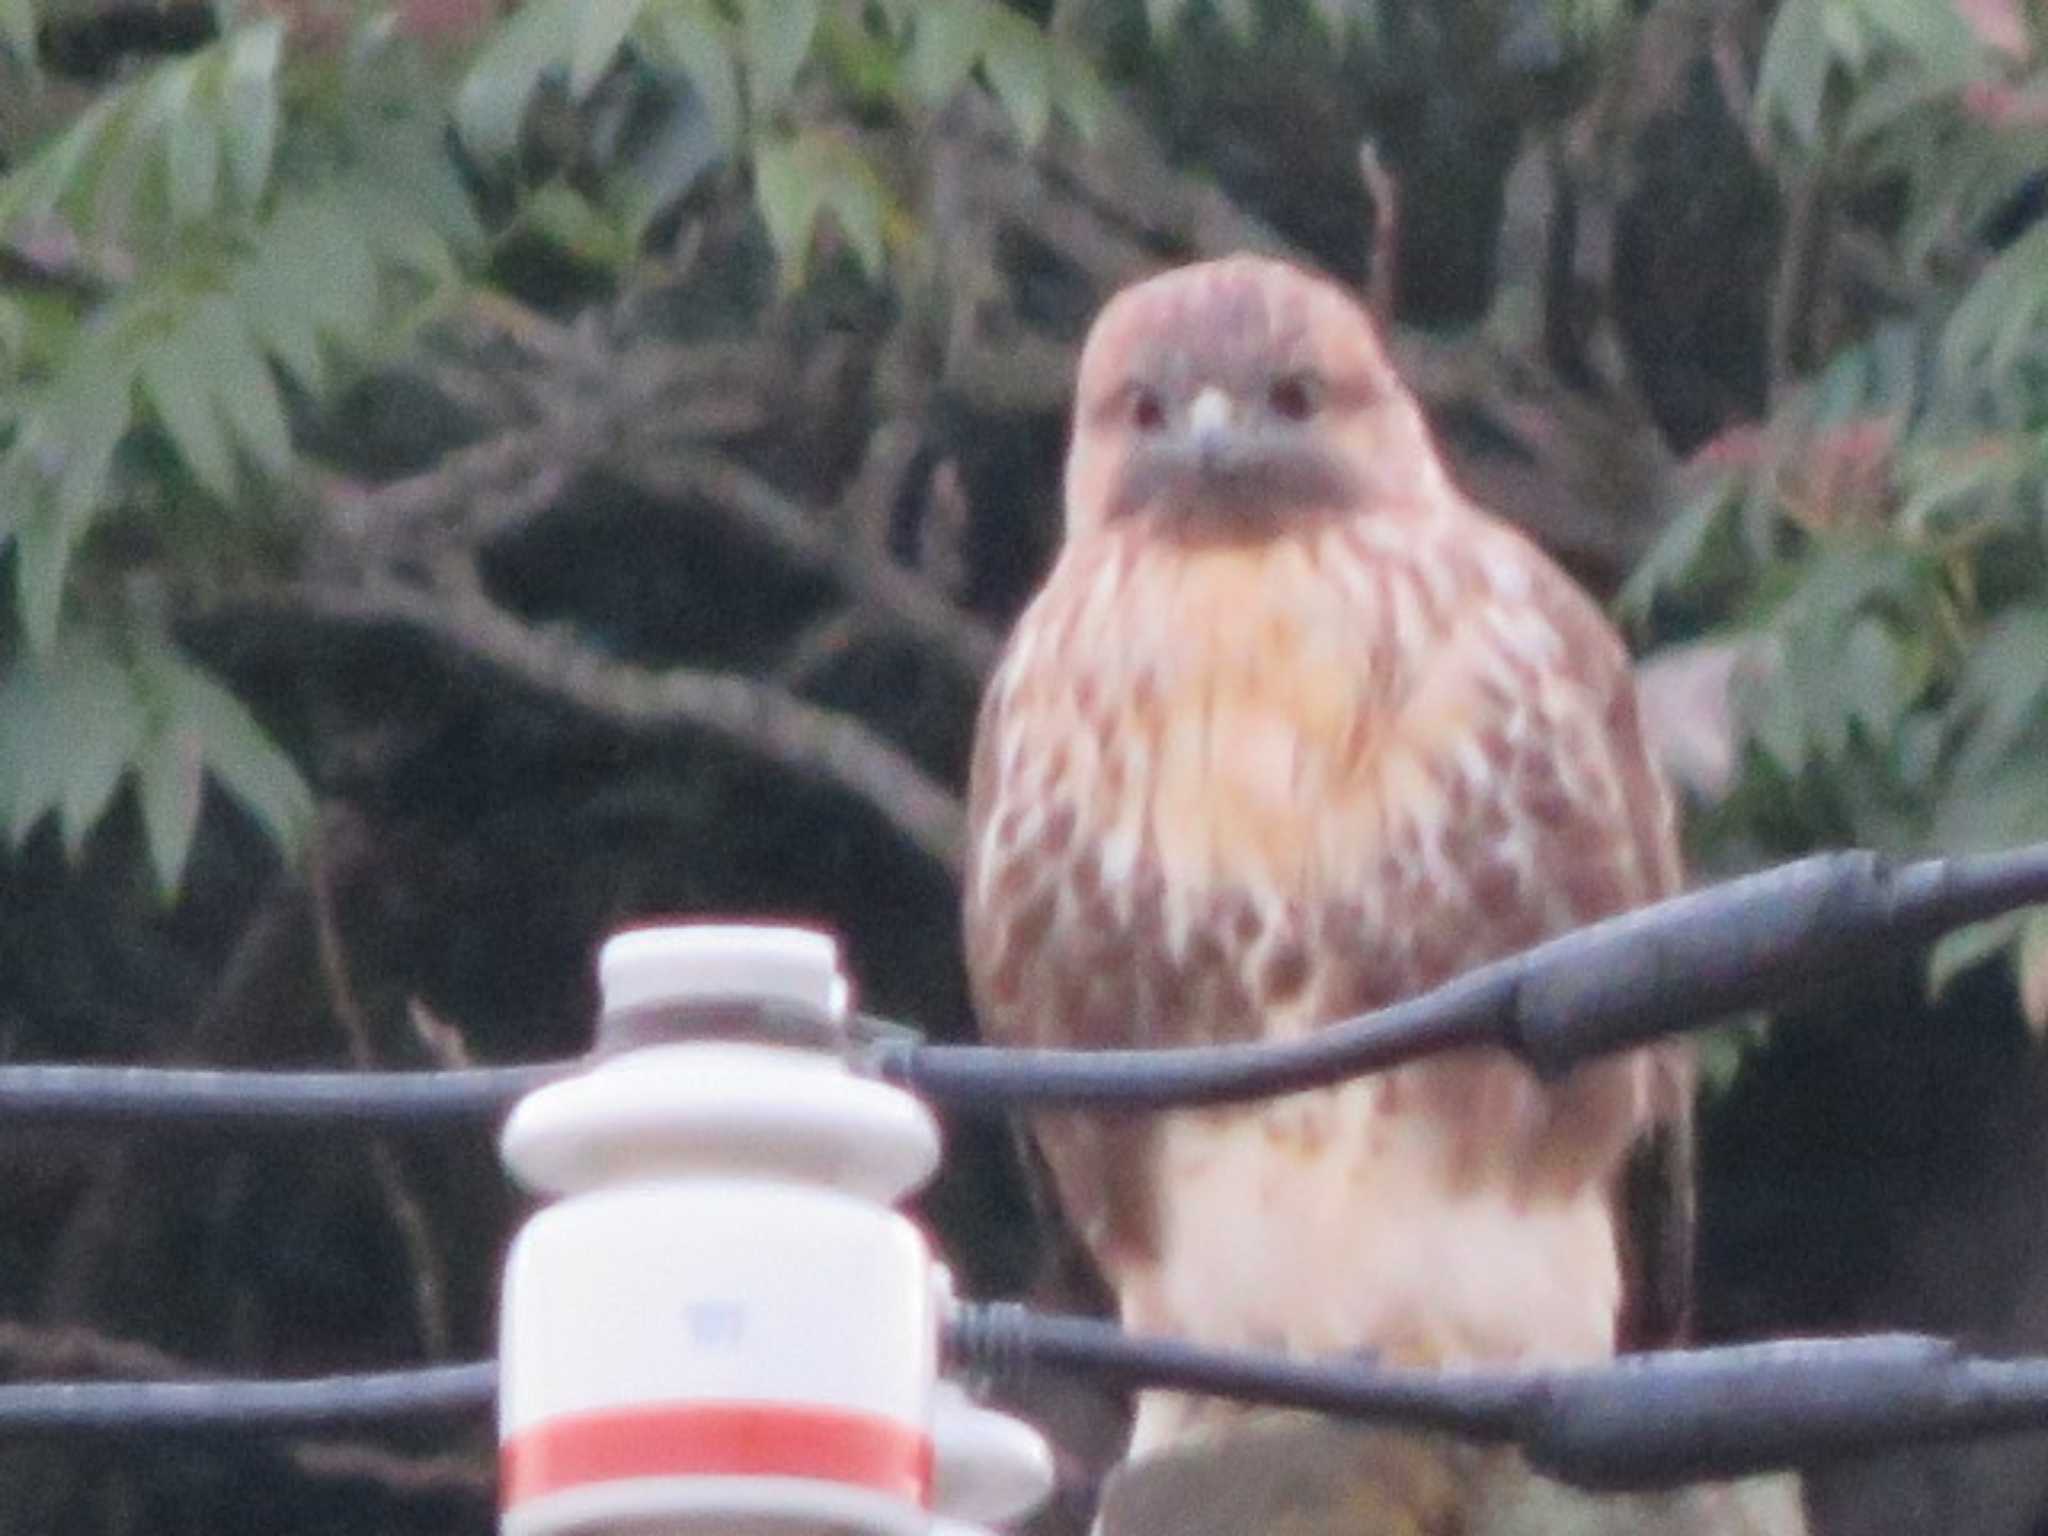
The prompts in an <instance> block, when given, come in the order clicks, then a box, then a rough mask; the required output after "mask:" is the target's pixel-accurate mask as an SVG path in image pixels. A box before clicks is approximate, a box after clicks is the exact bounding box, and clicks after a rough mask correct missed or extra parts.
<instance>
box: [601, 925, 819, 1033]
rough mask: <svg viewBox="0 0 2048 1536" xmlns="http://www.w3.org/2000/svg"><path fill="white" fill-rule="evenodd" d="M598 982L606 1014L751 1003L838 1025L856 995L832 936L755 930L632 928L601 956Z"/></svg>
mask: <svg viewBox="0 0 2048 1536" xmlns="http://www.w3.org/2000/svg"><path fill="white" fill-rule="evenodd" d="M597 982H598V990H599V993H600V995H601V996H602V998H603V1000H604V1001H603V1006H604V1010H605V1012H607V1013H624V1012H628V1011H630V1010H632V1009H636V1008H644V1007H649V1006H658V1005H662V1004H685V1005H687V1004H689V1003H694V1002H704V1001H725V1000H728V999H731V998H749V999H758V1000H759V1001H762V1002H765V1003H774V1004H781V1005H784V1006H787V1007H793V1008H797V1009H800V1010H802V1011H805V1012H809V1013H815V1014H818V1015H820V1016H821V1017H824V1018H828V1019H833V1020H835V1021H836V1020H838V1019H841V1018H843V1017H845V1014H846V1008H847V1002H848V999H849V996H850V993H851V989H850V988H849V987H848V985H847V981H846V977H845V974H844V973H843V972H842V971H841V970H840V968H839V943H838V941H837V940H836V939H834V938H833V937H832V936H831V935H830V934H828V933H819V932H816V931H815V930H812V929H809V928H789V927H777V926H769V925H764V924H754V923H678V924H673V925H671V926H668V927H661V928H633V929H628V930H627V931H626V932H624V933H619V934H615V935H613V936H612V937H611V938H610V939H608V940H606V941H605V945H604V947H603V949H601V950H599V951H598V957H597Z"/></svg>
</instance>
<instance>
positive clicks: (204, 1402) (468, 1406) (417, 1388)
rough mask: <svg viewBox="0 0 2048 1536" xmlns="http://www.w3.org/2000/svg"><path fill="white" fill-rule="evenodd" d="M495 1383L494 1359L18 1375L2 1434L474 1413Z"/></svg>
mask: <svg viewBox="0 0 2048 1536" xmlns="http://www.w3.org/2000/svg"><path fill="white" fill-rule="evenodd" d="M497 1391H498V1367H497V1365H496V1363H495V1362H492V1361H483V1362H480V1363H477V1364H474V1365H441V1366H425V1367H421V1368H419V1369H416V1370H405V1371H377V1372H366V1373H359V1374H355V1375H343V1376H315V1377H308V1378H306V1379H304V1380H300V1381H274V1380H246V1379H244V1380H229V1379H220V1380H206V1381H30V1382H15V1383H10V1384H7V1385H0V1435H8V1436H16V1437H24V1436H36V1435H65V1436H96V1437H98V1436H117V1437H125V1436H131V1435H141V1434H150V1435H157V1434H170V1433H182V1434H220V1433H229V1434H235V1435H242V1434H251V1433H259V1432H260V1433H282V1432H287V1431H296V1430H302V1429H308V1428H312V1427H313V1426H315V1425H321V1426H329V1427H331V1426H334V1425H337V1424H358V1423H368V1422H379V1421H385V1420H392V1419H418V1418H447V1417H455V1416H462V1415H474V1414H478V1413H482V1412H486V1411H488V1410H489V1409H490V1407H491V1405H492V1403H493V1402H494V1401H495V1400H496V1397H497Z"/></svg>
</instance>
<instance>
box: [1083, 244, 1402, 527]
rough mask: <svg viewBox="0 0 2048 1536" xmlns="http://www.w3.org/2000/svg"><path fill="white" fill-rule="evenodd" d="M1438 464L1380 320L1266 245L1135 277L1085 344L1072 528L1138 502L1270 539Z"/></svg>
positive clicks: (1138, 507) (1167, 517) (1103, 520)
mask: <svg viewBox="0 0 2048 1536" xmlns="http://www.w3.org/2000/svg"><path fill="white" fill-rule="evenodd" d="M1418 455H1420V457H1421V458H1422V459H1423V460H1424V461H1426V464H1427V465H1428V466H1429V467H1430V468H1433V467H1434V465H1435V454H1434V451H1433V450H1432V449H1431V448H1430V446H1429V442H1428V438H1427V435H1426V433H1425V432H1424V429H1423V426H1422V422H1421V418H1420V416H1419V414H1418V413H1417V411H1416V409H1415V405H1414V402H1413V400H1412V399H1411V398H1410V396H1409V394H1408V392H1407V390H1406V389H1405V388H1403V386H1402V384H1401V381H1400V379H1399V377H1398V376H1397V375H1396V374H1395V372H1394V369H1393V366H1392V364H1391V363H1390V362H1389V361H1388V359H1387V355H1386V350H1385V348H1384V347H1383V346H1382V345H1381V343H1380V338H1379V335H1378V333H1377V332H1376V330H1375V329H1374V327H1373V323H1372V321H1371V319H1370V318H1369V317H1368V316H1367V315H1366V313H1365V311H1364V310H1363V309H1362V308H1360V307H1359V305H1358V304H1357V303H1356V302H1355V301H1354V300H1353V299H1352V298H1351V297H1350V296H1349V295H1348V294H1346V293H1345V292H1344V290H1343V289H1341V288H1339V287H1338V286H1337V285H1336V284H1335V283H1332V282H1330V281H1328V280H1327V279H1324V278H1321V277H1316V276H1313V275H1311V274H1310V273H1308V272H1305V271H1303V270H1302V269H1300V268H1298V267H1295V266H1291V265H1289V264H1288V263H1286V262H1282V261H1275V260H1271V259H1268V258H1264V257H1256V256H1233V257H1228V258H1225V259H1224V260H1221V261H1211V262H1203V263H1200V264H1198V265H1195V266H1187V267H1179V268H1176V269H1174V270H1172V271H1169V272H1165V273H1162V274H1160V275H1159V276H1157V277H1153V278H1149V279H1147V280H1146V281H1144V282H1141V283H1138V284H1135V285H1134V286H1132V287H1130V288H1127V289H1125V290H1124V291H1123V292H1121V293H1119V294H1118V295H1117V296H1116V297H1115V298H1114V299H1112V300H1111V301H1110V302H1109V304H1108V306H1107V307H1105V308H1104V309H1103V311H1102V313H1101V315H1100V316H1099V317H1097V319H1096V322H1095V326H1094V328H1093V329H1092V330H1091V331H1090V332H1089V335H1088V341H1087V345H1086V346H1085V347H1084V348H1083V349H1082V354H1081V376H1080V382H1079V385H1078V387H1077V390H1076V395H1075V402H1074V426H1073V437H1072V441H1071V444H1070V447H1069V451H1068V458H1067V520H1068V533H1069V535H1070V536H1071V535H1073V534H1075V533H1079V532H1083V531H1086V530H1088V529H1090V528H1093V527H1098V526H1106V525H1109V524H1113V523H1116V522H1119V521H1122V520H1125V519H1128V518H1131V517H1134V516H1145V517H1151V518H1156V519H1159V520H1160V522H1161V524H1162V527H1161V531H1162V532H1166V533H1170V534H1178V535H1182V536H1186V537H1194V538H1216V537H1224V538H1259V537H1267V536H1272V535H1275V534H1279V533H1283V532H1286V531H1288V530H1289V529H1291V528H1294V527H1298V526H1300V524H1301V522H1302V521H1303V520H1304V519H1314V518H1325V517H1331V516H1341V515H1347V514H1348V513H1350V512H1352V511H1353V510H1355V509H1357V508H1359V507H1361V506H1363V505H1366V504H1368V503H1369V502H1371V501H1373V500H1374V499H1375V497H1376V494H1377V493H1378V492H1379V490H1380V488H1382V487H1385V486H1400V485H1404V484H1405V485H1413V484H1414V483H1415V475H1416V473H1417V467H1416V457H1417V456H1418Z"/></svg>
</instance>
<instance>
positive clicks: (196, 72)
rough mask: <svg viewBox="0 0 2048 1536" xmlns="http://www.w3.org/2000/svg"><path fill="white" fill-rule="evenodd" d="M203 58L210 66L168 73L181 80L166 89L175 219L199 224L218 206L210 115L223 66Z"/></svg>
mask: <svg viewBox="0 0 2048 1536" xmlns="http://www.w3.org/2000/svg"><path fill="white" fill-rule="evenodd" d="M207 63H208V65H210V66H214V67H207V68H199V69H190V70H185V71H182V72H180V73H179V74H178V75H177V76H174V77H172V78H176V79H178V80H180V81H181V82H182V83H181V84H180V85H179V86H177V87H175V88H169V89H167V90H166V100H167V102H168V103H169V104H170V105H169V109H168V111H167V114H166V115H167V117H168V126H169V138H170V142H169V144H168V146H167V147H166V150H165V156H166V159H165V177H166V185H167V186H168V187H169V189H170V203H171V221H172V222H173V223H174V224H181V225H183V224H197V223H200V222H202V221H205V220H209V219H211V218H213V216H214V215H215V213H216V212H217V211H218V203H219V196H220V150H221V145H220V136H219V133H218V132H217V131H216V129H217V125H216V123H215V121H214V115H215V109H216V108H217V106H218V104H219V99H220V87H221V71H220V69H219V67H218V64H219V61H218V60H208V61H207Z"/></svg>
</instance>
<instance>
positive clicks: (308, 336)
mask: <svg viewBox="0 0 2048 1536" xmlns="http://www.w3.org/2000/svg"><path fill="white" fill-rule="evenodd" d="M268 254H269V253H267V252H262V251H259V253H258V254H257V255H256V256H255V257H253V258H252V259H250V260H248V261H245V262H243V263H242V264H241V265H240V266H239V267H237V268H236V270H235V272H234V273H233V275H232V276H231V277H230V278H229V279H228V282H229V291H230V292H231V293H232V294H233V296H234V302H235V307H236V309H237V310H238V311H240V313H241V317H242V323H243V324H244V325H246V326H248V328H249V330H250V332H251V333H252V334H254V335H255V336H256V338H257V339H258V340H259V341H260V342H261V343H262V344H263V346H264V348H265V349H266V350H267V351H268V352H269V353H270V354H271V355H272V356H274V357H275V358H276V359H277V360H278V362H279V363H281V364H282V365H283V367H284V369H285V371H286V372H287V373H289V374H291V376H292V377H293V378H295V379H297V380H298V381H299V383H300V385H301V386H302V387H304V388H305V389H307V390H308V391H310V392H311V393H313V394H316V395H318V394H322V393H324V392H325V389H326V378H327V368H326V360H325V359H324V357H323V356H322V355H321V349H320V330H319V326H318V325H317V323H316V321H315V316H314V315H313V313H312V311H311V309H310V308H309V307H308V306H307V303H306V299H305V296H304V295H303V294H302V293H301V292H300V290H299V287H298V285H297V284H296V283H295V282H293V281H292V278H291V274H290V273H289V272H288V271H286V270H284V269H283V268H282V266H281V265H280V264H279V263H277V262H275V261H273V260H270V259H268Z"/></svg>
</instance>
